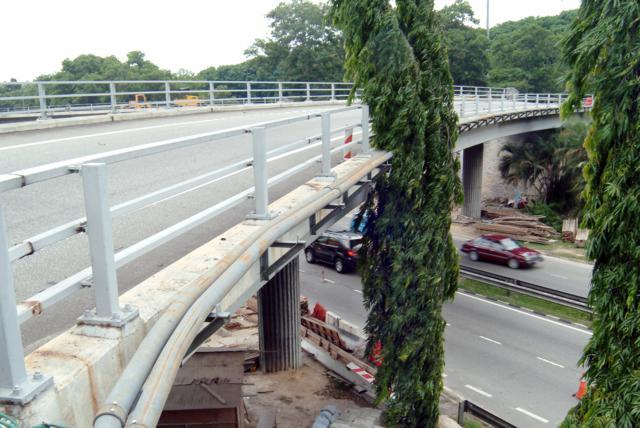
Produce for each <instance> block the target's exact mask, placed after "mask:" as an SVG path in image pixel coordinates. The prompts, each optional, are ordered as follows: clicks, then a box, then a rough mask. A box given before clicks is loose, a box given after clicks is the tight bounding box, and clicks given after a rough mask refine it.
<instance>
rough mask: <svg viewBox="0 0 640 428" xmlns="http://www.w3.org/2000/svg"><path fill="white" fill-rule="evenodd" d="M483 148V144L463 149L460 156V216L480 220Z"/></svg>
mask: <svg viewBox="0 0 640 428" xmlns="http://www.w3.org/2000/svg"><path fill="white" fill-rule="evenodd" d="M483 148H484V145H483V144H478V145H477V146H473V147H469V148H468V149H465V150H464V151H463V154H462V186H463V188H464V205H463V206H462V214H463V215H466V216H467V217H472V218H480V203H481V199H482V154H483Z"/></svg>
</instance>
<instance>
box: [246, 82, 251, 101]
mask: <svg viewBox="0 0 640 428" xmlns="http://www.w3.org/2000/svg"><path fill="white" fill-rule="evenodd" d="M247 104H251V82H247Z"/></svg>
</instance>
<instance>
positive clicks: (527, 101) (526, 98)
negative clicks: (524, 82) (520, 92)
mask: <svg viewBox="0 0 640 428" xmlns="http://www.w3.org/2000/svg"><path fill="white" fill-rule="evenodd" d="M527 108H529V94H528V93H526V94H524V109H525V110H526V109H527Z"/></svg>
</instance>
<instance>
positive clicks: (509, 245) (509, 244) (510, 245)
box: [500, 238, 520, 251]
mask: <svg viewBox="0 0 640 428" xmlns="http://www.w3.org/2000/svg"><path fill="white" fill-rule="evenodd" d="M500 243H501V244H502V246H503V247H504V248H505V249H506V250H508V251H511V250H515V249H516V248H520V244H518V243H517V242H516V241H514V240H513V239H511V238H505V239H501V240H500Z"/></svg>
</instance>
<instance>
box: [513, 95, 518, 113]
mask: <svg viewBox="0 0 640 428" xmlns="http://www.w3.org/2000/svg"><path fill="white" fill-rule="evenodd" d="M517 101H518V94H513V110H517Z"/></svg>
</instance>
